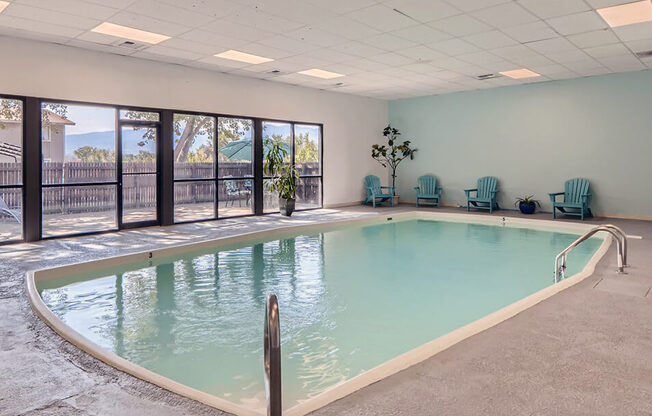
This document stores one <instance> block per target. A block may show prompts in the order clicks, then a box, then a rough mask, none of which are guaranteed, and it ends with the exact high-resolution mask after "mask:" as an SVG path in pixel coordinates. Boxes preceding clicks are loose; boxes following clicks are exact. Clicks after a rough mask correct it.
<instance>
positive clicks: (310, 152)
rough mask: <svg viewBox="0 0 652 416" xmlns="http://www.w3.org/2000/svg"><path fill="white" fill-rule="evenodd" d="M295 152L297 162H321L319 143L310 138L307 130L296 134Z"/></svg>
mask: <svg viewBox="0 0 652 416" xmlns="http://www.w3.org/2000/svg"><path fill="white" fill-rule="evenodd" d="M294 152H295V153H294V161H295V163H307V162H319V149H318V148H317V143H315V142H314V141H311V140H310V136H309V134H308V133H307V132H306V133H302V134H298V135H296V136H294Z"/></svg>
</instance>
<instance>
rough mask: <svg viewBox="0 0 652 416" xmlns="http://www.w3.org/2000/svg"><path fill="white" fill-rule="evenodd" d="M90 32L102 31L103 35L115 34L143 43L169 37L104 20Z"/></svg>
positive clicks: (158, 41) (160, 40) (153, 42)
mask: <svg viewBox="0 0 652 416" xmlns="http://www.w3.org/2000/svg"><path fill="white" fill-rule="evenodd" d="M91 32H95V33H102V34H104V35H110V36H115V37H118V38H124V39H131V40H135V41H139V42H145V43H151V44H156V43H161V42H163V41H164V40H168V39H170V37H169V36H165V35H161V34H159V33H154V32H147V31H146V30H140V29H134V28H133V27H127V26H122V25H116V24H115V23H109V22H104V23H101V24H99V25H98V26H96V27H94V28H93V29H91Z"/></svg>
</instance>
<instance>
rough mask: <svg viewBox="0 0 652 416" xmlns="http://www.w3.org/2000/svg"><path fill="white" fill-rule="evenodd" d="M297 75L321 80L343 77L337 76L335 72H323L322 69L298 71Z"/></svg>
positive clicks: (341, 75)
mask: <svg viewBox="0 0 652 416" xmlns="http://www.w3.org/2000/svg"><path fill="white" fill-rule="evenodd" d="M297 74H301V75H308V76H311V77H317V78H323V79H333V78H339V77H343V76H344V75H343V74H338V73H337V72H330V71H324V70H323V69H317V68H313V69H306V70H305V71H299V72H297Z"/></svg>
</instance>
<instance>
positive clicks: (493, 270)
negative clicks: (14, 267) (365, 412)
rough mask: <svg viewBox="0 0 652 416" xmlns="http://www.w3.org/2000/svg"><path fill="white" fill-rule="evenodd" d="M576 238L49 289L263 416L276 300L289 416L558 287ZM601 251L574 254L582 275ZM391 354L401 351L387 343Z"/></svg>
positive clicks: (61, 302) (387, 252)
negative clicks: (268, 306)
mask: <svg viewBox="0 0 652 416" xmlns="http://www.w3.org/2000/svg"><path fill="white" fill-rule="evenodd" d="M576 238H577V235H574V234H563V233H553V232H546V231H535V230H532V229H525V228H509V227H499V226H488V225H478V224H466V223H456V222H442V221H424V220H409V221H401V222H388V223H383V224H380V225H366V226H352V227H348V228H343V229H334V230H331V231H325V232H322V233H314V234H307V235H298V236H295V237H292V238H287V239H282V240H274V241H262V242H260V241H258V242H255V243H250V244H243V245H240V246H233V247H226V248H221V249H219V251H218V250H215V251H213V252H197V253H189V254H185V255H180V256H177V257H169V258H164V259H160V260H157V261H156V262H154V263H142V264H130V265H128V266H126V267H121V268H119V269H106V270H99V271H97V272H95V273H93V274H86V275H79V276H70V277H66V278H61V279H55V280H51V281H46V282H43V283H40V284H39V285H38V287H39V291H40V293H41V296H42V298H43V300H44V301H45V303H46V304H47V305H48V307H49V308H50V309H51V310H52V311H53V312H54V313H55V314H56V315H57V316H58V317H59V318H60V319H61V320H62V321H63V322H64V323H66V324H67V325H68V326H70V327H72V328H73V329H75V330H76V331H77V332H79V333H81V334H82V335H84V336H85V337H87V338H88V339H90V340H92V341H93V342H95V343H96V344H98V345H100V346H102V347H103V348H105V349H107V350H110V351H113V352H115V353H116V354H118V355H119V356H121V357H124V358H126V359H128V360H130V361H132V362H134V363H136V364H138V365H141V366H143V367H145V368H147V369H149V370H152V371H155V372H157V373H159V374H161V375H164V376H166V377H169V378H171V379H173V380H175V381H178V382H181V383H183V384H186V385H188V386H191V387H194V388H196V389H199V390H202V391H205V392H207V393H210V394H213V395H215V396H218V397H221V398H223V399H226V400H229V401H232V402H234V403H238V404H241V405H245V406H248V407H252V408H262V407H264V400H265V397H264V384H263V370H262V369H263V364H262V357H263V347H262V334H263V315H264V307H265V297H266V295H267V293H270V292H274V293H276V294H277V296H278V299H279V306H280V316H281V331H282V341H283V342H282V348H283V389H284V390H283V399H284V407H285V408H288V407H291V406H292V405H294V404H296V403H298V402H299V401H301V400H304V399H307V398H309V397H312V396H314V395H316V394H319V393H321V392H323V391H324V390H325V389H327V388H328V387H331V386H333V385H335V384H337V383H339V382H341V381H344V380H347V379H350V378H352V377H354V376H356V375H358V374H360V373H362V372H364V371H365V370H369V369H371V368H372V367H375V366H377V365H379V364H381V363H383V362H385V361H387V360H389V359H391V358H394V357H396V356H397V355H399V354H401V353H404V352H406V351H408V350H410V349H412V348H415V347H417V346H419V345H422V344H424V343H426V342H428V341H431V340H432V339H434V338H436V337H438V336H441V335H444V334H446V333H448V332H450V331H452V330H454V329H456V328H459V327H461V326H463V325H465V324H468V323H470V322H472V321H475V320H477V319H479V318H482V317H483V316H486V315H487V314H489V313H491V312H494V311H496V310H498V309H500V308H502V307H504V306H506V305H509V304H511V303H513V302H515V301H517V300H519V299H522V298H524V297H526V296H528V295H530V294H532V293H534V292H536V291H538V290H540V289H542V288H544V287H546V286H549V285H551V284H552V278H553V275H552V267H553V259H554V257H555V255H556V254H557V253H558V252H559V251H561V250H563V249H564V248H565V247H566V246H567V245H568V244H570V243H571V242H572V241H573V240H575V239H576ZM601 241H602V240H599V239H590V240H589V241H587V242H586V243H584V244H582V245H580V246H579V247H577V248H576V249H575V250H573V251H572V252H571V254H570V256H569V257H570V258H569V262H568V264H569V270H568V274H567V275H569V276H570V275H571V274H574V273H576V272H578V271H580V270H581V269H582V268H583V267H584V266H585V264H586V263H587V261H588V260H589V259H590V258H591V256H592V255H593V254H594V252H595V251H596V250H597V248H598V247H599V245H600V243H601ZM388 340H389V341H391V342H388Z"/></svg>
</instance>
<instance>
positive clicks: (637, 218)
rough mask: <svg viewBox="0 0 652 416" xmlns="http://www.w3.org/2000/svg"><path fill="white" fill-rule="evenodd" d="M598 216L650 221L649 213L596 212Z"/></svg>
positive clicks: (651, 219)
mask: <svg viewBox="0 0 652 416" xmlns="http://www.w3.org/2000/svg"><path fill="white" fill-rule="evenodd" d="M595 216H596V217H598V218H615V219H619V220H639V221H652V216H650V215H625V214H612V213H608V212H606V213H596V214H595Z"/></svg>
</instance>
